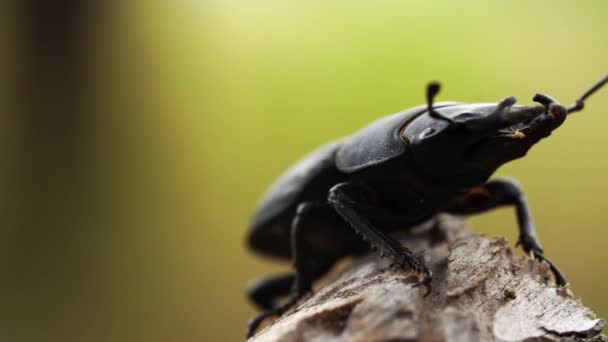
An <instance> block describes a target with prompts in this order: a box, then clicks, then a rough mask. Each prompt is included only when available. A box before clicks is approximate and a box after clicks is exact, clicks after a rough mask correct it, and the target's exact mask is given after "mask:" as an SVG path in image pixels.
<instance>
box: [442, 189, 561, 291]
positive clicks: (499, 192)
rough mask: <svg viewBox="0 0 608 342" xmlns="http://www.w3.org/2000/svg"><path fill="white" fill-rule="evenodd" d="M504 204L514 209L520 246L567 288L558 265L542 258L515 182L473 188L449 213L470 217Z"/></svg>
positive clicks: (528, 215)
mask: <svg viewBox="0 0 608 342" xmlns="http://www.w3.org/2000/svg"><path fill="white" fill-rule="evenodd" d="M505 205H513V206H515V211H516V215H517V225H518V227H519V239H518V241H517V246H519V245H521V246H522V248H523V250H524V251H525V252H526V253H528V254H531V255H532V256H533V257H535V258H536V259H538V260H541V261H546V262H547V263H548V264H549V266H550V267H551V271H552V272H553V274H554V275H555V280H556V282H557V283H558V284H559V285H561V286H565V285H566V284H567V281H566V278H565V277H564V275H563V274H562V273H561V272H560V271H559V269H558V268H557V266H555V264H553V263H552V262H551V261H550V260H549V259H547V258H546V257H545V256H544V255H543V249H542V247H541V245H540V242H539V241H538V238H537V237H536V230H535V229H534V225H533V224H532V218H531V216H530V209H529V207H528V203H527V201H526V197H525V196H524V194H523V191H522V190H521V188H520V186H519V184H518V183H517V182H516V181H514V180H508V179H494V180H491V181H489V182H487V183H486V184H484V185H483V186H481V187H478V188H474V189H473V190H472V191H471V192H469V193H468V194H467V195H465V196H464V197H463V198H461V199H460V200H459V201H458V202H456V203H455V204H454V205H453V206H452V207H450V208H448V210H446V211H447V212H448V213H452V214H463V215H470V214H478V213H482V212H485V211H488V210H491V209H494V208H497V207H501V206H505Z"/></svg>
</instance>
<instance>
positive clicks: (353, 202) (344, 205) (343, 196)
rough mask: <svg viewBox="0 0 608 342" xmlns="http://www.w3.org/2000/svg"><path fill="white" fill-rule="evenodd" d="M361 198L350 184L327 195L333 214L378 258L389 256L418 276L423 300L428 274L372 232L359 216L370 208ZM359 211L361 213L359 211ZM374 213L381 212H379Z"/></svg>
mask: <svg viewBox="0 0 608 342" xmlns="http://www.w3.org/2000/svg"><path fill="white" fill-rule="evenodd" d="M364 197H365V191H364V190H363V189H362V188H360V187H358V186H356V185H354V184H351V183H340V184H338V185H336V186H334V187H333V188H332V189H331V190H330V191H329V197H328V201H329V203H330V204H331V205H332V206H333V207H334V209H335V210H336V212H337V213H338V214H339V215H340V216H341V217H342V218H343V219H344V220H345V221H346V222H348V223H349V224H350V225H351V226H352V228H353V229H354V230H355V231H356V232H357V233H358V234H359V235H361V237H362V238H363V240H365V241H367V242H369V243H370V244H371V245H372V247H374V248H376V249H378V250H380V253H381V255H383V254H384V253H389V254H390V255H391V256H392V257H394V258H395V260H397V261H398V262H400V263H401V264H402V265H408V266H409V267H410V268H411V269H412V270H413V271H414V272H416V273H418V274H420V275H422V279H423V280H422V283H421V285H423V286H425V287H426V288H427V293H426V294H425V296H426V295H428V294H429V293H430V292H431V280H432V273H431V271H430V270H429V269H428V268H427V267H426V266H425V265H424V264H423V263H422V262H421V261H420V260H419V259H418V258H417V257H416V256H415V255H414V254H413V253H412V251H410V250H409V249H408V248H407V247H405V246H403V245H401V243H399V241H397V240H395V239H393V238H391V237H390V236H388V235H386V234H385V233H384V232H383V231H382V230H380V229H378V228H376V227H375V226H374V225H373V224H372V223H371V222H370V221H369V220H368V218H366V217H365V216H364V215H363V214H362V212H365V211H370V209H371V208H372V207H370V206H369V205H367V204H366V203H365V200H364ZM362 207H364V208H365V209H362ZM378 210H379V211H381V209H379V208H378Z"/></svg>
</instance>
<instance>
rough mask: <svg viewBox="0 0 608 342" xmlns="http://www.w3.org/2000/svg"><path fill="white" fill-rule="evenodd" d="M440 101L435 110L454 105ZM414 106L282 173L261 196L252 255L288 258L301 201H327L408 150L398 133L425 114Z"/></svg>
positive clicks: (251, 234)
mask: <svg viewBox="0 0 608 342" xmlns="http://www.w3.org/2000/svg"><path fill="white" fill-rule="evenodd" d="M455 104H457V103H455V102H441V103H437V104H435V105H434V108H440V107H446V106H450V105H455ZM426 108H427V106H426V105H421V106H417V107H414V108H411V109H407V110H405V111H402V112H398V113H395V114H393V115H389V116H386V117H383V118H381V119H379V120H376V121H374V122H372V123H371V124H369V125H368V126H366V127H364V128H363V129H361V130H360V131H358V132H356V133H355V134H353V135H351V136H348V137H346V138H343V139H340V140H337V141H335V142H332V143H329V144H327V145H324V146H322V147H320V148H319V149H317V150H314V151H313V152H311V153H309V154H308V155H306V156H305V157H304V158H302V159H301V160H299V161H298V162H297V163H295V165H293V166H292V167H291V168H289V169H288V170H287V171H285V172H284V173H283V174H282V175H281V176H280V177H279V179H278V180H277V181H276V182H275V183H274V184H273V185H272V186H271V187H270V188H269V189H268V191H267V192H266V194H264V196H263V197H262V199H261V201H260V203H259V205H258V207H257V210H256V212H255V214H254V215H253V218H252V221H251V225H250V228H249V235H248V243H249V245H250V247H252V248H253V249H254V250H256V251H258V252H260V253H263V254H266V255H271V256H276V257H282V258H289V257H290V255H291V247H290V238H289V235H290V234H289V232H290V226H291V220H292V218H293V215H294V213H295V210H296V208H297V206H298V205H299V204H300V203H302V202H305V201H311V200H313V201H325V200H326V197H327V194H328V191H329V189H330V188H331V187H332V186H334V185H336V184H338V183H340V182H343V181H346V180H348V179H349V175H350V174H352V173H354V172H357V171H360V170H363V169H366V168H369V167H374V166H378V165H381V164H383V163H385V162H387V161H389V160H391V159H393V158H396V157H398V156H400V155H402V154H403V153H405V151H406V146H405V144H404V143H403V142H402V141H401V139H400V137H399V134H400V132H401V130H402V128H403V127H404V126H405V125H406V124H407V123H408V122H410V121H411V120H413V119H414V118H415V117H417V116H418V115H420V114H423V113H424V112H426Z"/></svg>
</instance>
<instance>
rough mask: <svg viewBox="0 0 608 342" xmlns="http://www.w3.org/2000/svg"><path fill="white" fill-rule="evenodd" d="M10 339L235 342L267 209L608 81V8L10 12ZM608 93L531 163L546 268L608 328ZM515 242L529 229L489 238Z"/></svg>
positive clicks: (2, 233)
mask: <svg viewBox="0 0 608 342" xmlns="http://www.w3.org/2000/svg"><path fill="white" fill-rule="evenodd" d="M0 6H1V7H0V55H1V56H2V58H0V105H1V107H0V108H1V109H0V112H1V113H2V115H1V118H0V139H1V143H0V189H1V191H0V223H1V224H0V339H2V340H6V341H236V340H240V339H242V338H243V334H244V331H245V324H246V321H247V319H248V318H249V317H251V316H252V315H254V313H255V311H254V309H253V308H252V307H251V306H250V305H249V304H248V303H247V301H246V299H245V295H244V293H245V288H246V285H247V283H248V282H249V281H250V280H252V279H254V278H256V277H258V276H261V275H264V274H269V273H275V272H279V271H282V270H285V269H286V268H287V267H288V264H286V263H278V262H275V261H268V260H263V259H261V258H259V257H257V256H255V255H254V254H253V253H251V252H250V251H248V250H247V249H246V247H245V245H244V239H243V238H244V235H245V231H246V229H247V224H248V220H249V217H250V215H251V213H252V211H253V210H254V208H255V206H256V202H257V200H258V199H259V196H260V195H261V193H262V192H263V191H264V190H265V189H266V187H267V186H268V185H269V183H271V182H272V181H273V180H274V179H275V178H276V177H277V176H278V175H279V174H280V173H281V172H282V170H284V169H285V168H286V167H288V166H289V165H290V164H291V163H292V162H294V161H295V160H297V159H298V158H299V157H301V156H302V155H303V154H304V153H306V152H307V151H309V150H311V149H313V148H314V147H316V146H318V145H320V144H322V143H324V142H327V141H329V140H332V139H335V138H337V137H341V136H343V135H347V134H349V133H351V132H353V131H355V130H356V129H358V128H360V127H361V126H363V125H365V124H366V123H368V122H369V121H371V120H374V119H376V118H379V117H381V116H382V115H385V114H389V113H393V112H396V111H399V110H401V109H404V108H407V107H411V106H414V105H417V104H420V103H422V102H424V97H423V95H424V85H425V84H426V83H427V81H429V80H432V79H436V80H440V81H442V82H443V84H444V88H443V92H442V93H441V94H440V100H459V101H465V102H466V101H470V102H483V101H497V100H499V99H501V98H504V97H505V96H510V95H515V96H517V97H518V99H519V101H520V102H521V103H529V102H531V96H532V94H534V93H535V92H538V91H542V92H546V93H548V94H551V95H552V96H554V97H555V98H557V99H560V100H561V101H562V102H564V103H570V102H571V101H573V100H574V99H575V98H576V97H577V96H578V95H579V94H580V93H581V92H582V91H583V90H585V89H587V87H589V86H590V85H591V84H592V83H593V82H595V81H597V80H598V79H599V78H600V77H601V76H602V75H605V74H606V73H607V72H608V20H606V18H608V2H606V1H603V0H595V1H578V0H577V1H549V0H542V1H519V0H518V1H495V2H488V1H457V2H456V1H394V0H380V1H373V2H372V1H358V0H355V1H353V0H349V1H343V0H338V1H319V0H308V1H278V0H253V1H220V0H199V1H196V0H189V1H166V2H161V1H143V0H142V1H117V0H114V1H99V2H95V1H92V0H89V1H84V0H83V1H67V0H66V1H47V2H38V1H8V0H7V1H3V3H2V5H0ZM606 108H608V89H604V91H603V92H601V93H598V94H596V95H595V96H594V97H592V98H591V99H590V100H589V101H588V103H587V109H586V110H585V111H584V112H582V113H580V114H576V115H575V116H573V117H571V118H569V119H568V120H567V122H566V123H565V124H564V126H562V127H561V128H560V129H559V130H558V131H556V133H555V134H554V135H553V136H552V137H551V138H550V139H548V140H546V141H544V142H543V143H541V144H540V145H538V146H537V147H535V148H534V149H533V150H532V151H531V152H530V153H529V155H528V156H527V157H526V158H525V159H522V160H518V161H515V162H513V163H511V164H509V165H507V166H505V167H503V168H502V169H500V170H499V172H498V173H499V174H501V175H513V176H516V177H517V178H519V179H520V181H521V182H522V183H523V185H524V187H525V189H526V191H527V195H528V197H529V201H530V203H531V205H532V210H533V214H534V218H535V222H536V225H537V228H538V231H539V236H540V238H541V241H542V242H543V243H544V247H545V250H546V252H547V254H548V255H549V256H550V257H551V258H552V259H553V260H554V261H555V262H556V263H557V264H558V265H560V267H561V268H562V270H563V271H564V272H565V274H566V275H567V276H568V277H569V279H570V281H571V283H572V289H573V291H574V293H575V295H576V296H577V297H580V298H582V300H583V302H584V303H585V304H587V305H589V306H590V307H591V308H593V309H594V310H595V311H596V312H597V313H598V314H599V315H600V316H603V317H608V297H607V296H606V293H605V284H606V282H607V281H608V272H607V270H606V264H607V261H608V210H607V207H606V203H607V200H606V198H607V196H608V180H607V179H606V174H608V154H607V153H606V148H607V147H608V134H606V128H607V127H608V110H607V109H606ZM470 222H471V225H472V226H473V227H474V229H475V230H477V231H481V232H484V233H486V234H488V235H492V236H498V235H502V236H506V237H507V238H508V239H509V240H510V241H511V242H514V241H515V239H516V223H515V218H514V214H513V211H512V210H510V209H501V210H498V211H495V212H493V213H490V214H485V215H483V216H481V217H476V218H473V219H471V220H470Z"/></svg>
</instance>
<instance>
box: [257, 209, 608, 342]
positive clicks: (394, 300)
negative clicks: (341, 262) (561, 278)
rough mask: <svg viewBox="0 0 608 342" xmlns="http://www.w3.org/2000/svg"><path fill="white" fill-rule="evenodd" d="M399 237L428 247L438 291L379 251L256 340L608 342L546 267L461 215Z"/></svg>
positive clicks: (587, 312)
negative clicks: (427, 290)
mask: <svg viewBox="0 0 608 342" xmlns="http://www.w3.org/2000/svg"><path fill="white" fill-rule="evenodd" d="M440 222H441V224H440V225H439V226H440V227H439V229H434V230H432V229H429V227H428V225H427V227H420V228H419V229H418V231H419V232H418V234H412V235H409V236H403V238H402V239H400V240H401V241H402V243H403V244H404V245H406V246H408V247H410V248H411V249H412V250H414V251H424V256H425V260H426V263H427V265H428V266H429V267H430V268H431V269H432V271H433V274H434V278H433V284H432V285H433V290H432V292H431V294H430V295H429V296H428V297H424V296H423V294H424V289H423V288H420V287H416V286H415V284H416V282H417V278H416V277H415V276H414V275H412V274H411V273H410V272H408V271H406V270H403V269H401V268H399V267H397V266H391V262H390V260H387V259H380V258H379V257H378V256H376V255H375V254H376V253H374V254H373V255H369V256H367V257H365V258H363V259H361V260H357V261H356V262H355V263H354V264H353V265H352V266H350V267H349V268H348V269H347V270H346V271H344V272H342V273H341V274H339V275H338V276H337V277H335V278H333V279H332V280H330V281H329V282H328V283H327V284H326V285H324V286H322V287H321V288H320V289H319V290H317V291H316V292H315V294H314V295H312V296H311V297H310V298H308V299H306V300H304V301H302V302H301V303H300V304H299V305H298V306H297V308H295V309H294V310H291V311H290V312H288V313H286V314H285V315H284V316H283V317H281V318H280V319H278V320H277V321H275V322H274V323H273V324H271V325H270V326H269V327H268V328H266V329H265V330H263V331H261V332H260V333H259V334H258V335H257V336H255V337H254V338H253V339H252V341H255V342H262V341H328V340H331V341H522V340H526V341H578V340H592V341H605V340H606V338H605V336H603V335H600V332H601V330H602V328H603V327H604V324H605V322H604V321H603V320H601V319H598V318H597V317H596V316H595V315H594V313H593V312H591V310H589V309H588V308H586V307H584V306H583V305H582V304H581V303H580V302H579V301H578V300H576V299H574V298H573V296H572V294H571V293H570V292H569V291H568V290H567V289H563V288H558V287H556V286H555V284H554V282H553V278H552V275H551V272H550V270H549V267H548V265H546V264H545V263H539V262H537V261H535V260H532V259H530V258H527V257H523V258H517V257H514V256H513V254H512V252H511V250H510V249H509V247H508V243H507V242H506V241H505V240H504V239H502V238H499V239H494V240H490V239H488V238H486V237H483V236H481V235H476V234H471V233H470V232H468V231H467V228H466V227H465V224H464V223H463V222H462V221H461V220H460V219H458V218H454V217H449V216H445V217H442V218H441V220H440Z"/></svg>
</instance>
